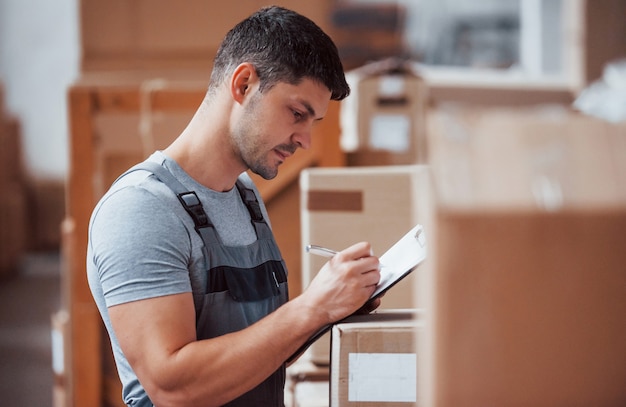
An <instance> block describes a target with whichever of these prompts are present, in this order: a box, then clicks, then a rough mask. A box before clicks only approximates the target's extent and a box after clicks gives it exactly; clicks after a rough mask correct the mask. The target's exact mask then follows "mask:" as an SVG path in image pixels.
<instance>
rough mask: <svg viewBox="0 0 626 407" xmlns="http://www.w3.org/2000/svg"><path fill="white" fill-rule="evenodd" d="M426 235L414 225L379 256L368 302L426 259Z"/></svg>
mask: <svg viewBox="0 0 626 407" xmlns="http://www.w3.org/2000/svg"><path fill="white" fill-rule="evenodd" d="M426 246H427V245H426V235H425V233H424V227H423V226H422V225H420V224H418V225H415V226H414V227H413V228H411V230H409V231H408V232H407V233H406V234H405V235H404V236H402V238H401V239H400V240H398V241H397V242H396V243H394V245H393V246H391V248H389V250H387V251H386V252H385V253H384V254H383V255H382V256H380V257H379V260H380V264H381V265H382V268H381V270H380V274H381V275H380V281H379V282H378V286H377V287H376V290H375V291H374V292H373V293H372V295H371V296H370V298H369V299H368V302H369V301H371V300H373V299H376V298H378V297H380V296H382V295H384V294H385V293H386V292H387V291H389V289H391V288H392V287H393V286H394V285H396V284H398V283H399V282H400V281H401V280H402V279H403V278H405V277H406V276H408V275H409V274H410V273H411V272H412V271H413V270H415V269H416V268H417V267H418V266H419V265H420V264H421V263H422V262H423V261H424V260H425V259H426ZM342 321H343V320H341V321H337V322H335V323H332V324H328V325H325V326H324V327H322V328H321V329H320V330H319V331H317V332H316V333H315V334H313V335H312V336H311V337H310V338H309V339H308V340H307V341H306V342H305V343H304V344H303V345H302V346H301V347H300V348H299V349H298V350H297V351H296V352H295V353H294V354H293V355H291V356H290V357H289V359H287V363H288V364H289V363H291V362H293V361H294V360H295V359H297V358H298V357H299V356H300V355H302V354H303V353H304V351H306V350H307V349H308V348H309V346H311V345H312V344H313V343H314V342H315V341H316V340H318V339H319V338H320V337H322V336H323V335H324V334H325V333H326V332H328V331H330V329H331V328H332V326H333V325H334V324H337V323H340V322H342Z"/></svg>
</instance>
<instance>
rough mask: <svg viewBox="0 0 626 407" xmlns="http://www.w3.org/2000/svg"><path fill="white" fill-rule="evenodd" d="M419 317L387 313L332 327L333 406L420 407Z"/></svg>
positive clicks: (401, 312) (413, 312)
mask: <svg viewBox="0 0 626 407" xmlns="http://www.w3.org/2000/svg"><path fill="white" fill-rule="evenodd" d="M420 314H421V313H420V312H419V311H418V310H415V309H413V310H409V309H405V310H387V311H381V312H379V313H375V314H370V315H360V316H352V317H350V318H348V319H347V320H346V321H345V322H342V323H339V324H336V325H334V326H333V328H332V354H331V369H330V372H331V373H330V376H331V378H330V383H331V384H330V406H331V407H359V406H360V407H364V406H371V405H376V406H378V407H400V406H403V407H406V406H417V382H418V378H417V371H418V370H417V364H418V358H419V357H418V351H417V348H418V344H417V342H418V340H419V336H420V333H419V332H420V331H421V330H422V329H423V325H422V322H421V317H420ZM373 403H375V404H373Z"/></svg>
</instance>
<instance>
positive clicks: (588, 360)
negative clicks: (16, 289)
mask: <svg viewBox="0 0 626 407" xmlns="http://www.w3.org/2000/svg"><path fill="white" fill-rule="evenodd" d="M429 117H430V118H432V119H433V120H434V119H435V118H436V120H438V122H437V123H435V121H433V122H431V123H429V124H431V125H433V124H436V125H437V126H441V127H437V126H434V127H431V129H432V132H431V133H430V134H429V136H430V139H429V140H432V143H431V147H432V149H431V152H432V153H433V154H432V160H433V161H432V162H431V168H432V174H433V179H434V189H435V191H436V194H435V201H436V202H435V204H436V210H435V216H434V218H433V222H434V227H432V228H431V234H430V242H431V245H430V246H429V248H430V250H431V253H432V255H431V256H430V258H429V259H430V262H429V266H428V269H427V270H424V272H425V273H427V274H428V277H427V278H425V280H426V281H428V283H427V284H425V286H426V289H427V290H428V291H430V292H431V293H432V296H431V299H430V300H429V301H428V306H427V309H428V310H429V312H430V313H431V314H430V315H432V318H433V319H432V328H433V329H432V330H428V335H429V338H428V339H427V340H426V342H427V343H428V344H429V345H428V349H429V350H428V351H426V352H427V354H428V355H432V359H431V360H429V361H428V362H427V363H426V364H425V366H426V368H425V370H420V374H422V375H423V376H421V377H430V378H432V381H431V382H430V383H428V384H427V385H423V386H422V387H420V394H421V395H425V394H427V393H428V396H425V397H426V398H427V399H428V400H430V402H431V403H429V405H433V406H437V407H442V406H454V407H463V406H477V405H478V406H480V405H498V406H500V405H529V406H530V405H532V406H555V405H556V406H561V405H563V406H565V405H607V406H613V405H615V406H617V405H624V404H625V403H626V388H625V387H624V386H623V383H626V347H624V345H623V344H624V343H626V324H624V315H626V296H625V295H624V293H625V292H626V291H625V289H626V273H624V270H625V266H624V265H625V264H626V263H625V262H626V252H625V251H624V247H626V237H624V230H626V199H625V196H626V195H625V192H626V183H625V182H624V180H626V171H625V166H624V160H623V159H622V158H621V157H625V156H626V155H625V154H626V143H625V141H624V135H626V131H625V130H626V128H625V127H624V125H623V124H621V125H611V124H609V123H606V122H603V121H600V120H597V119H593V118H590V117H586V116H583V115H580V114H576V113H574V112H571V111H568V110H563V109H557V110H554V109H553V108H547V109H546V108H545V107H542V108H541V109H537V108H533V109H530V110H527V109H521V108H516V109H505V108H501V107H500V108H490V109H484V108H481V109H476V108H467V107H464V108H459V107H458V106H457V107H456V108H454V109H452V110H447V111H446V112H445V113H443V112H442V111H439V112H435V113H434V114H433V115H429ZM537 186H539V187H541V188H538V189H537ZM432 231H435V232H436V233H432ZM422 368H424V366H422Z"/></svg>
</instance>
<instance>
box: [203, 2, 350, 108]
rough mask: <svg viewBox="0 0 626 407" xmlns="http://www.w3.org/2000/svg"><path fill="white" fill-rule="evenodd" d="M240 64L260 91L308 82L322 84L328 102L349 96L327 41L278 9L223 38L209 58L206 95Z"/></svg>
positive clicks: (305, 20) (264, 11) (307, 22)
mask: <svg viewBox="0 0 626 407" xmlns="http://www.w3.org/2000/svg"><path fill="white" fill-rule="evenodd" d="M243 62H249V63H251V64H252V65H253V66H254V67H255V69H256V72H257V75H258V76H259V79H260V82H261V85H260V90H261V91H263V90H265V89H269V88H271V87H272V86H274V85H275V84H277V83H279V82H286V83H290V84H294V85H295V84H298V83H300V81H301V80H302V79H304V78H311V79H313V80H316V81H318V82H320V83H322V84H324V85H325V86H326V87H327V88H328V89H329V90H330V91H331V99H333V100H342V99H344V98H345V97H346V96H348V95H349V94H350V87H349V85H348V83H347V82H346V78H345V75H344V71H343V66H342V65H341V60H340V58H339V53H338V52H337V47H336V46H335V44H334V43H333V41H332V40H331V39H330V37H329V36H328V35H327V34H326V33H324V31H322V29H321V28H320V27H318V26H317V25H316V24H315V23H314V22H313V21H311V20H310V19H308V18H307V17H304V16H303V15H301V14H298V13H296V12H294V11H291V10H287V9H285V8H283V7H277V6H270V7H264V8H261V9H260V10H259V11H257V12H255V13H254V14H252V15H251V16H250V17H248V18H246V19H245V20H243V21H241V22H240V23H239V24H237V25H236V26H235V27H233V28H232V29H231V30H230V31H229V32H228V33H227V34H226V37H225V38H224V40H223V41H222V44H221V45H220V47H219V49H218V51H217V55H216V56H215V61H214V65H213V72H212V73H211V81H210V83H209V91H211V90H213V89H214V88H215V87H216V86H217V85H218V84H219V83H221V82H222V81H223V80H224V79H225V78H226V77H227V75H229V74H230V73H231V72H232V71H233V70H234V69H235V68H236V67H237V66H238V65H239V64H241V63H243Z"/></svg>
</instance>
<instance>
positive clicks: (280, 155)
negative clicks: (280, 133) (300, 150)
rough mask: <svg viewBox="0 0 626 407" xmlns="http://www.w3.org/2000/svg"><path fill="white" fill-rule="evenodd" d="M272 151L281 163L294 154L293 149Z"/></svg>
mask: <svg viewBox="0 0 626 407" xmlns="http://www.w3.org/2000/svg"><path fill="white" fill-rule="evenodd" d="M274 151H275V152H276V154H277V155H278V158H280V160H281V161H285V160H286V159H287V158H289V157H291V156H292V155H293V153H294V152H295V148H289V149H288V148H275V149H274Z"/></svg>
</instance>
